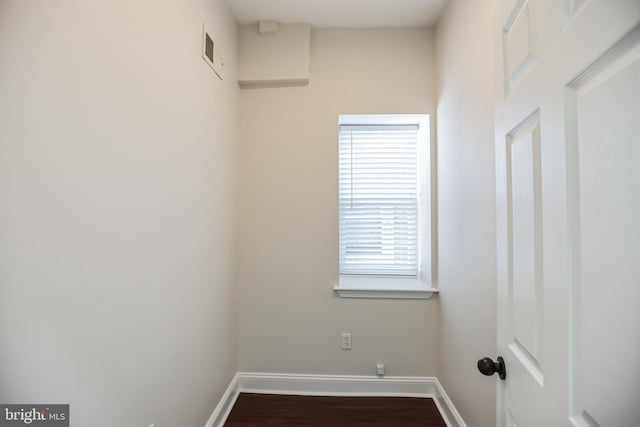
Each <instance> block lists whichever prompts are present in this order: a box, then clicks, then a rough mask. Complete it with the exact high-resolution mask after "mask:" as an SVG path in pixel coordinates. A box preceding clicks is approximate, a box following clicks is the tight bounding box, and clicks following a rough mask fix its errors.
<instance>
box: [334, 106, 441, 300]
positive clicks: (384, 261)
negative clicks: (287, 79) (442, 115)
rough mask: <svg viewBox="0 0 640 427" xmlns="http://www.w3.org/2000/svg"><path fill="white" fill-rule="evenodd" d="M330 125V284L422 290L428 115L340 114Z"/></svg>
mask: <svg viewBox="0 0 640 427" xmlns="http://www.w3.org/2000/svg"><path fill="white" fill-rule="evenodd" d="M338 133H339V143H338V146H339V156H338V160H339V168H338V170H339V177H338V183H339V191H338V200H339V233H340V235H339V253H340V283H339V284H338V286H337V287H336V288H335V290H336V291H337V293H338V294H339V295H340V296H343V297H354V296H359V297H383V298H428V297H430V296H431V294H432V293H433V292H434V290H433V289H431V287H430V286H431V283H430V271H431V268H430V267H431V256H430V253H431V251H430V235H431V233H430V231H431V223H430V217H431V215H430V209H431V203H430V197H429V195H430V191H429V190H430V188H429V186H430V184H429V183H430V180H429V174H430V167H429V165H430V161H429V158H430V155H429V154H430V153H429V143H428V142H429V122H428V116H426V115H364V116H363V115H357V116H354V115H343V116H340V123H339V132H338Z"/></svg>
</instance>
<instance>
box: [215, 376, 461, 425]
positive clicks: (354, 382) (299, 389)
mask: <svg viewBox="0 0 640 427" xmlns="http://www.w3.org/2000/svg"><path fill="white" fill-rule="evenodd" d="M241 392H245V393H261V394H294V395H308V396H396V397H423V398H431V399H433V401H434V403H435V405H436V407H437V408H438V410H439V411H440V414H441V415H442V418H443V419H444V422H445V424H446V425H447V427H467V425H466V424H465V422H464V421H463V420H462V417H461V416H460V414H459V413H458V411H457V410H456V408H455V407H454V406H453V403H452V402H451V399H449V396H447V393H445V391H444V389H443V388H442V385H441V384H440V382H439V381H438V379H437V378H434V377H382V378H380V377H375V376H351V375H306V374H277V373H260V372H238V373H237V374H236V376H235V377H234V379H233V381H232V382H231V384H230V385H229V388H228V389H227V392H226V393H225V394H224V396H223V397H222V399H221V400H220V403H219V404H218V406H217V407H216V410H215V411H214V412H213V414H212V415H211V418H210V419H209V422H208V423H207V425H206V426H205V427H222V426H223V425H224V422H225V421H226V419H227V417H228V415H229V413H230V412H231V408H232V407H233V404H234V402H235V400H236V399H237V397H238V394H239V393H241Z"/></svg>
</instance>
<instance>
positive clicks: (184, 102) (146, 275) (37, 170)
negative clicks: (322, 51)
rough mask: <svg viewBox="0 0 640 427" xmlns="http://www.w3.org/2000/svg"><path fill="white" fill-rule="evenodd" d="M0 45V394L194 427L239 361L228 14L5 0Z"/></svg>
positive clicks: (198, 2)
mask: <svg viewBox="0 0 640 427" xmlns="http://www.w3.org/2000/svg"><path fill="white" fill-rule="evenodd" d="M205 20H206V21H207V22H208V25H209V28H210V30H211V31H212V32H213V34H214V35H215V36H216V38H217V40H218V41H219V42H220V43H221V44H222V47H223V50H224V52H225V56H226V58H227V63H228V64H229V67H228V69H227V70H226V80H225V82H220V81H219V80H218V78H217V77H215V75H214V74H213V72H212V70H211V69H210V68H209V67H208V66H207V64H206V63H205V62H204V61H203V60H202V58H201V53H200V49H201V37H202V35H201V31H202V22H203V21H205ZM0 52H2V55H0V93H1V94H2V95H1V96H0V378H1V379H2V380H1V381H0V402H3V403H10V402H14V403H27V402H33V403H50V402H51V403H70V404H71V414H72V425H74V426H92V427H101V426H105V427H113V426H118V427H127V426H131V427H134V426H135V427H147V426H148V425H149V424H150V423H152V422H155V423H156V426H185V427H187V426H194V427H195V426H198V427H202V426H203V425H204V424H205V422H206V420H207V418H208V417H209V415H210V414H211V411H212V410H213V408H214V407H215V405H216V403H217V401H218V399H219V398H220V397H221V395H222V393H223V391H224V390H225V388H226V387H227V385H228V383H229V381H230V380H231V378H232V376H233V374H234V373H235V371H236V351H235V347H236V346H235V312H234V287H233V257H232V252H233V251H232V243H233V241H232V238H233V236H232V230H233V215H232V206H233V185H234V182H233V175H232V174H233V169H232V168H233V163H234V160H233V157H234V140H235V138H236V137H235V131H236V126H235V121H236V118H237V94H238V89H237V83H236V81H235V70H234V67H235V65H234V52H235V22H234V20H233V19H232V18H231V17H230V15H229V14H228V13H227V10H226V7H225V6H223V5H222V2H221V1H216V0H180V1H178V0H154V1H149V0H139V1H135V2H131V1H126V0H112V1H86V0H56V1H51V2H46V1H45V2H42V1H35V0H2V1H0Z"/></svg>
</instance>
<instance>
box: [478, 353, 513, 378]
mask: <svg viewBox="0 0 640 427" xmlns="http://www.w3.org/2000/svg"><path fill="white" fill-rule="evenodd" d="M478 370H479V371H480V372H481V373H482V374H483V375H486V376H488V377H490V376H491V375H493V374H495V373H496V372H497V373H498V376H499V377H500V379H501V380H503V379H505V378H507V367H506V366H505V364H504V359H503V358H502V357H500V356H498V361H497V362H494V361H493V360H491V359H490V358H488V357H485V358H484V359H480V360H478Z"/></svg>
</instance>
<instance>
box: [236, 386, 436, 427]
mask: <svg viewBox="0 0 640 427" xmlns="http://www.w3.org/2000/svg"><path fill="white" fill-rule="evenodd" d="M224 425H225V427H262V426H274V427H275V426H279V427H291V426H296V427H320V426H323V427H324V426H332V427H333V426H335V427H341V426H343V427H364V426H376V427H413V426H416V427H417V426H420V427H446V424H445V423H444V421H443V420H442V417H441V416H440V413H439V412H438V409H437V407H436V405H435V403H433V400H432V399H423V398H409V397H325V396H289V395H276V394H251V393H241V394H240V396H238V400H236V403H235V405H234V406H233V409H232V410H231V413H230V415H229V418H227V421H226V423H225V424H224Z"/></svg>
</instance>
